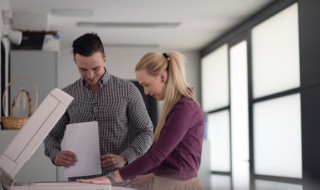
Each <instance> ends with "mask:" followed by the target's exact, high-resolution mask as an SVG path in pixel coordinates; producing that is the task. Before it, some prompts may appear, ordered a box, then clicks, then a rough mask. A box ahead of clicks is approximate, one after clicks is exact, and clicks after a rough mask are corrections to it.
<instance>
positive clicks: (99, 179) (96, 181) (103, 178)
mask: <svg viewBox="0 0 320 190" xmlns="http://www.w3.org/2000/svg"><path fill="white" fill-rule="evenodd" d="M77 182H81V183H93V184H99V185H102V184H104V185H111V181H110V180H109V178H108V177H106V176H101V177H96V178H92V179H77Z"/></svg>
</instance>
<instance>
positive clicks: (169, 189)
mask: <svg viewBox="0 0 320 190" xmlns="http://www.w3.org/2000/svg"><path fill="white" fill-rule="evenodd" d="M150 186H152V188H150ZM149 189H150V190H151V189H152V190H204V189H205V188H204V186H203V185H202V183H201V181H200V180H199V179H198V178H192V179H189V180H174V179H170V178H165V177H159V176H154V178H153V184H152V185H151V184H149ZM149 189H148V190H149Z"/></svg>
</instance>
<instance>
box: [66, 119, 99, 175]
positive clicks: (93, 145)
mask: <svg viewBox="0 0 320 190" xmlns="http://www.w3.org/2000/svg"><path fill="white" fill-rule="evenodd" d="M65 150H69V151H72V152H73V153H75V154H76V156H77V162H76V164H75V165H74V166H71V167H68V168H64V177H65V178H68V177H79V176H89V175H96V174H101V173H102V171H101V160H100V148H99V134H98V122H96V121H92V122H85V123H73V124H69V125H67V128H66V133H65Z"/></svg>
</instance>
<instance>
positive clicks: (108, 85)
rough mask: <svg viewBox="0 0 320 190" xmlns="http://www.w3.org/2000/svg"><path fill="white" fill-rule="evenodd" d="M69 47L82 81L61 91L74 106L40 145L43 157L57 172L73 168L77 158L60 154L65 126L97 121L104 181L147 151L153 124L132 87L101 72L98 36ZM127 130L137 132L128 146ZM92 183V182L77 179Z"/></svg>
mask: <svg viewBox="0 0 320 190" xmlns="http://www.w3.org/2000/svg"><path fill="white" fill-rule="evenodd" d="M72 47H73V56H74V61H75V63H76V66H77V68H78V70H79V73H80V75H81V78H80V79H79V80H77V81H76V82H74V83H73V84H71V85H69V86H67V87H66V88H64V89H63V90H64V91H65V92H67V93H68V94H70V95H71V96H72V97H74V101H73V102H72V103H71V104H70V106H69V108H68V109H67V111H66V113H65V114H64V115H63V116H62V118H61V119H60V120H59V122H58V123H57V124H56V126H55V127H54V128H53V129H52V131H51V132H50V133H49V135H48V136H47V137H46V139H45V140H44V146H45V154H46V155H47V156H48V157H49V158H50V159H51V160H52V162H53V163H54V164H55V165H56V166H63V167H70V166H72V165H74V164H75V163H76V161H77V157H76V155H75V154H74V153H73V152H71V151H68V150H61V141H62V139H63V136H64V132H65V129H66V125H67V124H70V123H81V122H89V121H97V122H98V125H99V143H100V153H101V155H102V157H101V164H102V175H106V174H108V173H109V172H111V171H113V170H115V169H118V168H121V167H123V166H124V165H126V164H128V163H131V162H132V161H133V160H135V159H136V158H137V157H139V156H141V155H143V154H144V153H145V152H146V151H147V150H148V149H149V147H150V146H151V143H152V131H153V126H152V122H151V120H150V118H149V116H148V113H147V110H146V108H145V104H144V102H143V99H142V96H141V94H140V92H139V90H138V89H137V88H136V87H135V86H134V84H133V83H131V82H128V81H124V80H121V79H119V78H117V77H115V76H113V75H110V74H109V73H108V72H107V70H106V69H105V65H106V57H105V52H104V48H103V44H102V42H101V40H100V38H99V36H98V35H97V34H94V33H87V34H84V35H82V36H80V37H79V38H77V39H76V40H75V41H74V42H73V45H72ZM129 128H133V129H134V131H135V132H136V135H135V138H134V139H133V140H132V143H131V144H129V140H128V138H129V134H128V130H129ZM90 177H93V176H82V177H81V178H90ZM78 178H79V177H74V178H69V180H70V181H74V180H75V179H78Z"/></svg>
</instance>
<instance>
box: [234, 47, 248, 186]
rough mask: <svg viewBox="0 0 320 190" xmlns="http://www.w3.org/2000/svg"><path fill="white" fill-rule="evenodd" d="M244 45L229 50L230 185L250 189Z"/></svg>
mask: <svg viewBox="0 0 320 190" xmlns="http://www.w3.org/2000/svg"><path fill="white" fill-rule="evenodd" d="M247 62H248V61H247V42H246V41H243V42H241V43H239V44H237V45H235V46H233V47H231V48H230V81H231V82H230V88H231V93H230V96H231V102H230V107H231V129H232V130H231V137H232V184H233V186H234V188H235V190H236V189H249V162H248V160H249V121H248V119H249V115H248V114H249V113H248V67H247V65H248V64H247Z"/></svg>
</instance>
